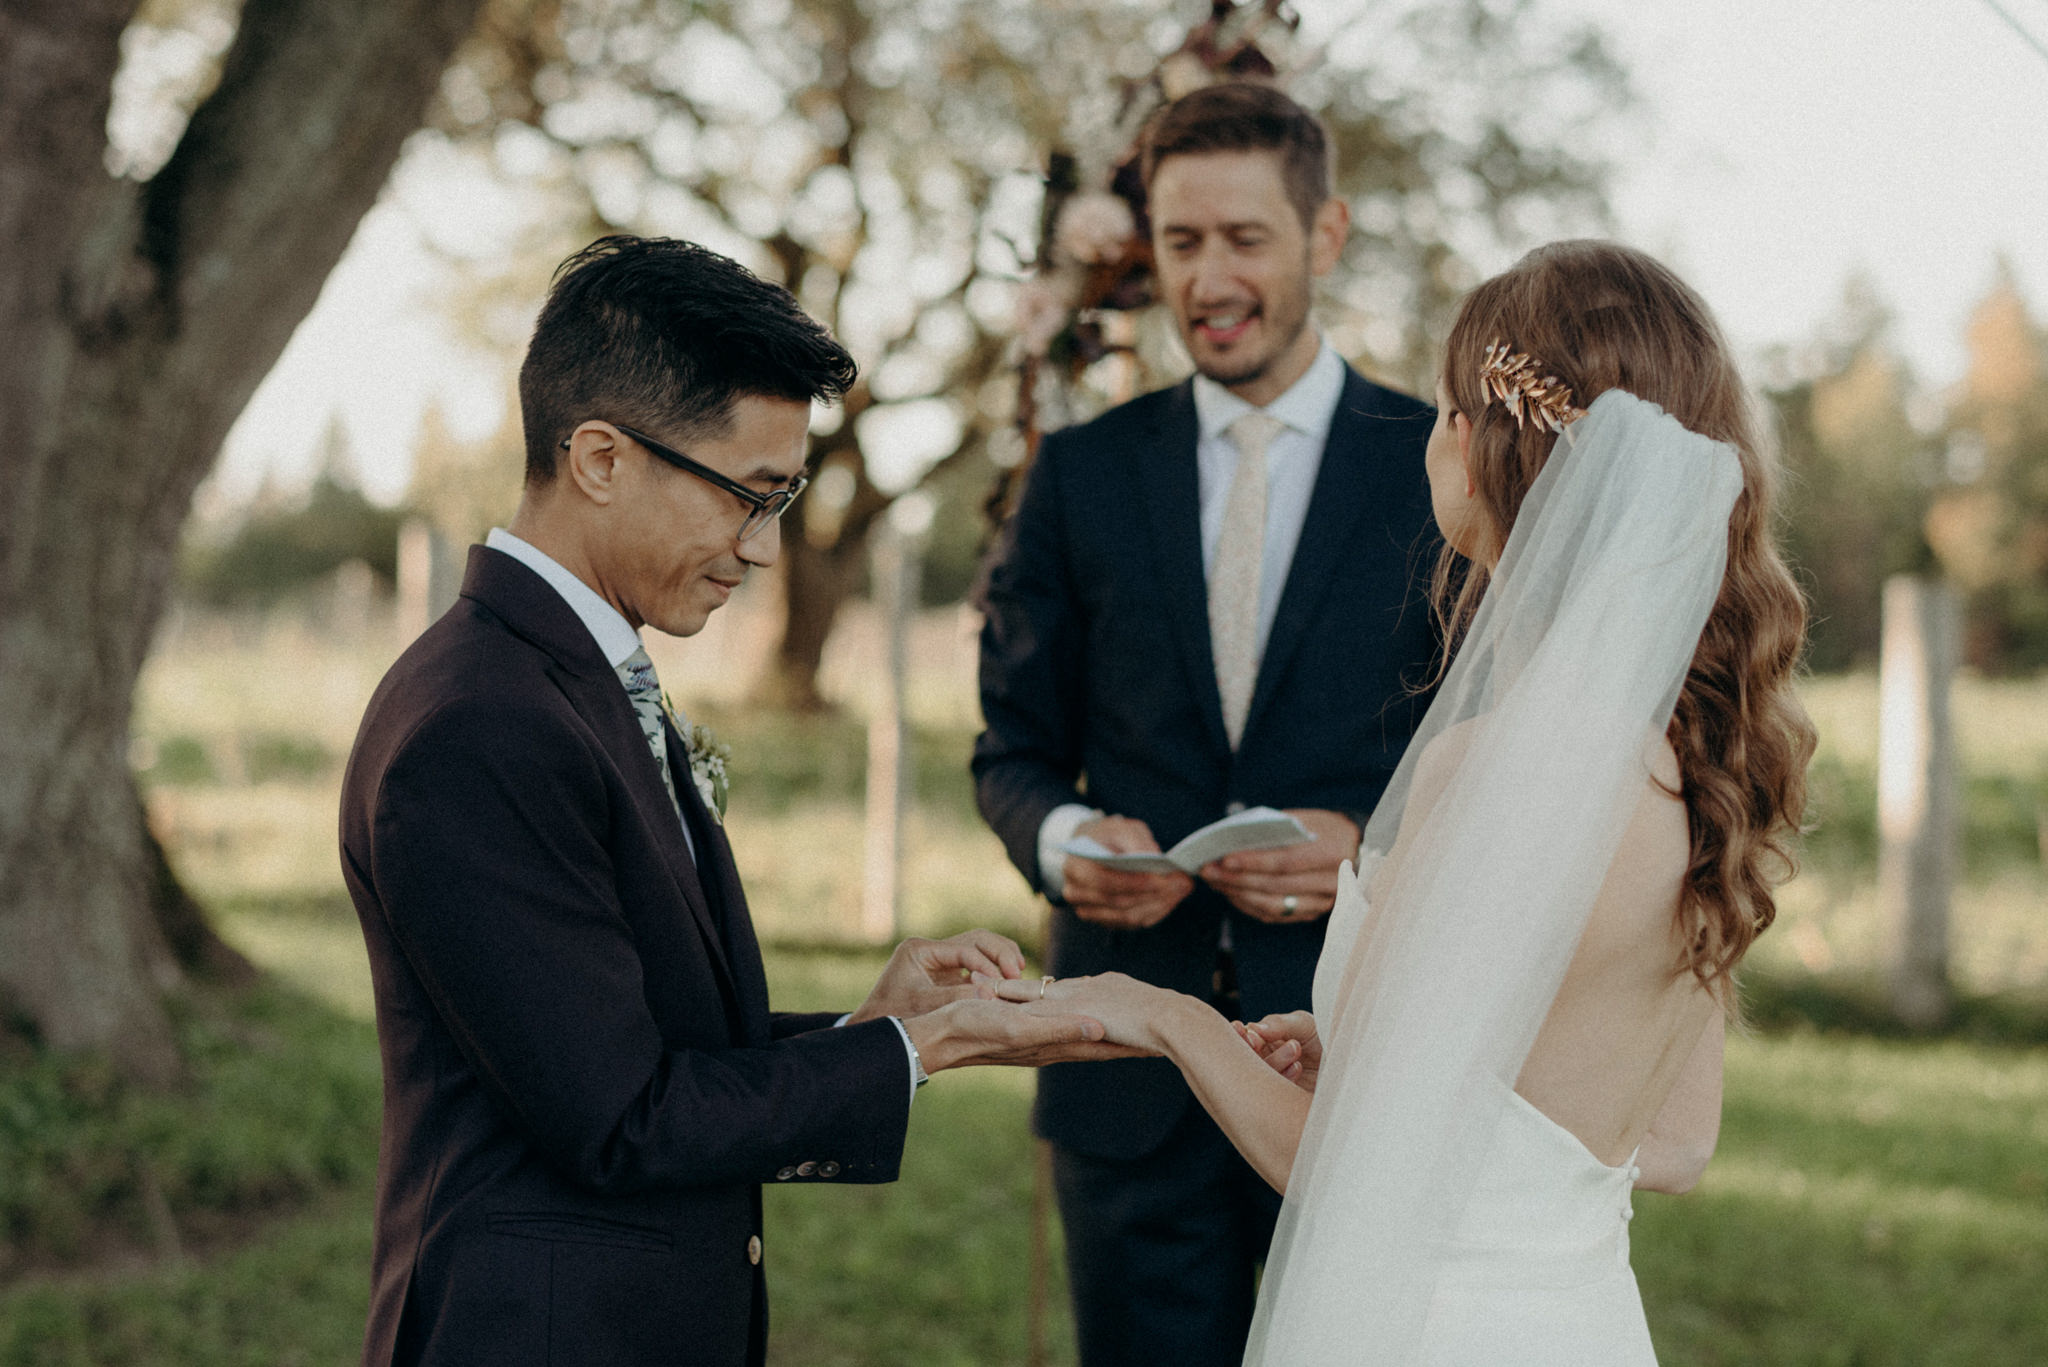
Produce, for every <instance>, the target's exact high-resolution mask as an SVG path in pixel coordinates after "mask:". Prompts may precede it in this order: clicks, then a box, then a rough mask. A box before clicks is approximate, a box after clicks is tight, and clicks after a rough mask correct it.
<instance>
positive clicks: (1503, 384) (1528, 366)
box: [1479, 342, 1586, 432]
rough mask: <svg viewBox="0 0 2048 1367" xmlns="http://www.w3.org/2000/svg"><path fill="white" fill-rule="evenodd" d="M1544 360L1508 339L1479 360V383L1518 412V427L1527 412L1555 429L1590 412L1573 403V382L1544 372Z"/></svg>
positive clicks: (1541, 425)
mask: <svg viewBox="0 0 2048 1367" xmlns="http://www.w3.org/2000/svg"><path fill="white" fill-rule="evenodd" d="M1543 370H1544V367H1543V363H1542V362H1541V361H1539V360H1537V359H1536V358H1535V357H1533V356H1530V355H1528V354H1526V353H1524V352H1520V351H1515V350H1513V349H1511V348H1510V347H1509V346H1508V344H1507V343H1506V342H1495V343H1494V344H1493V345H1492V346H1490V347H1488V348H1487V349H1486V359H1485V360H1483V361H1481V362H1480V363H1479V384H1480V386H1481V388H1483V389H1485V390H1486V392H1487V393H1489V394H1491V395H1492V396H1493V397H1494V398H1496V399H1499V400H1500V401H1501V403H1503V404H1505V405H1506V406H1507V410H1508V412H1510V413H1512V414H1514V415H1515V428H1516V430H1518V431H1519V430H1520V429H1521V427H1522V425H1523V414H1524V412H1526V413H1527V414H1528V417H1529V421H1531V422H1534V423H1535V424H1536V425H1537V426H1538V427H1548V428H1549V429H1550V430H1551V431H1553V432H1562V431H1564V429H1565V425H1566V424H1567V423H1573V422H1577V421H1578V420H1579V419H1580V418H1583V417H1585V416H1586V410H1585V409H1583V408H1577V407H1574V406H1573V404H1572V389H1571V386H1570V385H1568V384H1566V383H1565V382H1564V381H1562V380H1560V379H1558V378H1557V376H1555V375H1546V374H1544V373H1543Z"/></svg>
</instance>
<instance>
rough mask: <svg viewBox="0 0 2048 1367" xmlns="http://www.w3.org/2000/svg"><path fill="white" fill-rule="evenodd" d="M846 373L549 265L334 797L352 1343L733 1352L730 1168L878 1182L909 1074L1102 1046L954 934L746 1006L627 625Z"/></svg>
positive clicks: (736, 307)
mask: <svg viewBox="0 0 2048 1367" xmlns="http://www.w3.org/2000/svg"><path fill="white" fill-rule="evenodd" d="M853 374H854V367H853V362H852V360H851V358H849V357H848V356H847V354H846V352H845V351H844V350H843V349H842V348H841V347H840V346H839V344H838V343H837V342H835V341H833V340H832V338H831V337H830V336H828V335H827V334H826V333H825V331H824V329H822V328H821V327H819V326H818V325H817V323H815V322H814V321H813V320H812V319H810V318H809V317H807V316H806V315H805V314H804V313H803V312H802V310H800V309H799V308H798V307H797V306H796V302H795V301H794V300H793V299H792V298H791V297H790V296H789V294H788V293H787V292H786V291H784V290H782V289H780V288H777V287H775V286H772V285H768V284H765V283H764V282H762V281H760V280H758V279H756V278H755V277H754V276H752V275H751V274H749V273H748V272H746V271H745V270H744V269H742V268H741V267H739V266H737V265H735V264H734V263H732V262H730V261H727V260H726V259H724V258H723V257H720V256H717V255H715V254H713V253H711V252H707V251H704V250H703V249H701V248H698V247H694V246H692V245H690V244H688V243H684V242H674V241H663V240H642V239H634V238H609V239H605V240H603V241H600V242H598V243H596V244H594V245H593V246H591V247H590V248H588V249H586V250H585V251H584V252H582V253H580V254H578V255H577V256H576V257H574V258H572V259H571V260H570V261H569V262H567V263H566V264H565V266H564V268H563V271H562V272H561V273H560V274H559V275H558V276H557V278H556V282H555V285H554V288H553V290H552V291H551V293H550V295H549V298H548V301H547V304H546V307H545V308H544V309H543V310H542V312H541V316H540V320H539V322H538V324H537V325H536V327H535V329H534V335H533V340H532V344H531V346H530V347H529V349H528V352H527V357H526V362H525V365H524V366H523V368H522V369H521V372H520V382H519V392H520V407H521V412H522V416H523V419H524V424H525V432H526V488H525V492H524V495H523V497H522V499H521V502H520V506H519V511H518V514H517V516H516V517H515V518H514V519H513V522H512V526H511V528H510V530H509V531H505V530H500V531H494V532H493V533H492V534H491V537H490V540H489V542H488V543H487V545H485V546H480V547H476V548H474V549H473V550H472V551H471V552H470V561H469V571H468V576H467V578H466V580H465V581H464V584H463V588H462V596H461V599H460V600H459V601H458V602H457V604H456V606H455V607H454V608H452V609H451V610H450V611H449V612H448V613H447V615H446V616H444V617H442V618H441V620H440V621H438V622H436V623H435V624H434V625H433V626H432V627H431V628H429V629H428V630H427V632H426V633H425V634H424V635H422V636H421V637H420V639H419V640H418V641H417V642H415V643H414V644H413V646H412V647H411V648H410V649H408V650H407V651H406V652H405V654H404V655H403V656H401V657H400V659H399V660H398V662H397V663H396V664H395V665H393V666H392V668H391V671H390V673H389V674H387V675H386V676H385V679H384V682H383V684H382V685H381V686H380V687H379V688H378V690H377V693H376V695H375V697H374V698H372V699H371V702H370V706H369V709H368V711H367V712H366V713H365V715H364V717H363V724H362V730H361V732H360V734H359V735H358V737H357V740H356V746H355V750H354V752H353V754H352V755H351V756H350V759H349V767H348V773H347V776H346V778H345V780H344V787H343V794H342V809H341V851H342V863H343V871H344V875H345V877H346V878H347V881H348V886H349V892H350V894H351V896H352V897H353V898H354V901H355V905H356V910H357V913H358V914H359V916H360V918H361V920H362V926H363V936H364V939H365V941H366V942H367V944H368V948H369V956H370V967H371V972H372V976H373V978H374V982H375V988H376V1002H377V1032H378V1038H379V1041H380V1043H381V1046H382V1052H383V1062H384V1130H383V1142H382V1146H381V1152H380V1155H379V1164H378V1189H377V1214H376V1233H375V1246H374V1252H373V1255H372V1256H373V1267H372V1291H371V1303H370V1317H369V1326H368V1332H367V1334H366V1338H365V1344H364V1350H363V1360H364V1362H365V1363H369V1364H378V1365H379V1367H381V1365H382V1364H387V1363H397V1364H415V1363H419V1364H425V1363H433V1364H454V1363H462V1364H468V1363H475V1364H489V1365H490V1367H507V1365H508V1364H522V1363H533V1364H551V1367H567V1365H571V1364H588V1367H629V1365H630V1364H650V1365H651V1364H655V1363H664V1364H669V1363H679V1362H689V1363H701V1364H713V1365H716V1367H739V1365H740V1364H745V1363H759V1362H761V1361H762V1360H763V1357H764V1354H765V1351H766V1341H767V1302H766V1293H765V1290H764V1282H763V1272H762V1258H763V1253H762V1246H761V1200H760V1190H759V1187H760V1184H761V1183H764V1182H833V1181H837V1182H888V1181H892V1180H894V1178H895V1177H896V1175H897V1166H898V1163H899V1160H900V1159H901V1156H902V1149H903V1136H904V1130H905V1127H906V1123H907V1117H908V1112H909V1109H910V1105H911V1101H912V1097H913V1096H914V1094H915V1088H916V1086H917V1085H919V1084H920V1083H922V1082H923V1081H924V1079H925V1076H926V1074H927V1073H928V1072H937V1071H939V1070H941V1069H943V1068H947V1067H952V1066H957V1065H960V1064H964V1063H990V1062H1009V1063H1029V1062H1035V1061H1040V1060H1042V1059H1045V1058H1051V1057H1076V1056H1083V1055H1087V1054H1089V1053H1100V1052H1103V1051H1104V1047H1102V1046H1088V1045H1086V1044H1085V1043H1084V1042H1083V1041H1085V1040H1086V1039H1087V1038H1089V1037H1096V1038H1099V1036H1100V1027H1099V1026H1097V1025H1096V1024H1095V1023H1094V1022H1083V1021H1080V1020H1077V1019H1073V1018H1068V1019H1065V1020H1060V1021H1055V1022H1052V1023H1051V1025H1050V1026H1049V1027H1046V1028H1041V1027H1040V1025H1039V1024H1038V1023H1037V1022H1034V1021H1033V1020H1032V1018H1031V1017H1030V1016H1028V1015H1027V1014H1025V1013H1022V1012H1018V1011H1016V1010H1015V1009H1014V1008H1010V1007H1006V1006H1003V1005H1001V1004H999V1003H996V1002H992V1001H985V1000H979V999H978V995H977V984H976V982H975V981H974V979H976V978H981V979H990V978H994V977H1003V976H1007V977H1015V976H1017V975H1018V974H1019V973H1020V972H1021V971H1022V968H1023V959H1022V956H1021V955H1020V954H1019V953H1018V950H1017V947H1016V946H1015V945H1013V944H1011V943H1010V942H1009V941H1008V940H1005V939H1003V938H1002V937H1000V936H997V935H994V934H991V933H989V932H986V931H975V932H969V933H967V934H965V935H961V936H956V937H954V938H953V939H951V940H945V941H909V942H906V943H905V944H904V945H903V946H902V947H900V948H899V949H898V950H897V952H896V954H895V955H894V956H893V957H892V958H891V960H890V962H889V965H888V967H887V968H886V969H885V970H884V971H883V973H882V976H881V978H880V979H879V980H878V981H877V983H876V984H875V988H874V991H873V992H872V993H871V994H870V995H869V997H868V999H867V1001H866V1002H865V1003H864V1004H863V1005H861V1006H860V1007H859V1009H857V1010H855V1011H853V1012H851V1013H850V1014H849V1015H848V1016H846V1017H844V1018H838V1017H835V1016H833V1015H831V1014H824V1015H792V1014H788V1013H778V1012H774V1011H771V1010H770V1009H769V1005H768V993H767V985H766V982H765V980H764V978H763V976H762V965H761V955H760V950H759V947H758V945H757V944H756V942H755V938H754V932H753V928H752V925H751V923H750V921H749V919H748V915H747V904H746V897H745V894H744V892H743V891H742V890H741V887H740V883H739V878H738V876H737V874H736V873H735V871H734V867H733V859H732V852H731V849H730V847H729V846H728V845H727V844H726V838H725V832H724V830H723V828H722V826H721V824H720V820H719V815H718V813H717V812H716V810H714V808H715V807H716V806H722V802H716V801H715V799H716V797H717V793H716V791H715V786H714V785H713V784H711V783H710V782H708V778H709V775H707V774H701V773H700V772H699V770H700V768H701V765H700V763H699V760H698V757H697V756H696V755H694V754H693V753H692V751H691V749H690V745H689V743H688V742H687V741H686V740H685V739H684V738H685V737H687V736H688V735H689V734H690V731H689V728H688V727H686V726H682V725H679V724H678V723H677V721H676V719H675V718H674V717H673V715H672V714H671V713H670V712H669V710H668V708H667V706H666V704H665V702H664V701H663V699H662V695H661V691H660V686H659V684H658V682H657V681H656V680H655V678H654V669H653V666H652V664H651V663H649V661H648V658H647V654H646V652H645V651H644V650H643V649H642V648H641V646H640V638H639V628H640V627H641V626H643V625H647V626H652V627H655V628H657V629H659V630H661V631H665V632H668V633H669V634H671V635H676V636H688V635H691V634H692V633H694V632H696V631H697V630H698V629H700V628H701V627H702V626H703V625H704V622H705V619H706V618H707V617H708V616H709V615H710V613H711V612H712V611H713V610H714V609H716V608H717V607H718V606H719V605H720V604H722V603H724V602H725V600H726V599H727V597H728V596H729V595H730V594H731V593H732V591H733V589H734V588H736V587H737V586H738V585H739V583H740V581H741V580H742V578H743V577H744V576H745V575H746V573H747V571H748V569H749V568H751V567H754V566H765V565H768V564H771V563H772V562H773V561H774V559H775V556H776V551H777V548H778V546H779V541H778V536H779V530H778V527H779V523H778V521H777V519H778V518H779V516H780V514H781V512H782V510H783V508H785V507H786V506H787V505H788V503H789V501H790V500H791V499H792V498H794V497H796V495H797V494H798V493H799V492H800V491H801V490H802V488H803V486H804V479H803V474H802V471H803V467H804V462H805V453H806V434H807V431H808V427H809V421H810V412H811V404H812V402H813V401H814V400H830V399H834V398H837V397H838V396H840V395H842V394H843V393H844V392H845V390H846V387H847V386H848V385H849V384H850V383H851V382H852V379H853ZM740 781H742V782H744V776H743V775H742V776H741V778H740Z"/></svg>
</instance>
